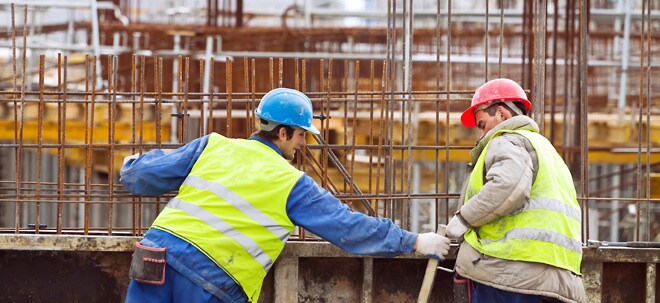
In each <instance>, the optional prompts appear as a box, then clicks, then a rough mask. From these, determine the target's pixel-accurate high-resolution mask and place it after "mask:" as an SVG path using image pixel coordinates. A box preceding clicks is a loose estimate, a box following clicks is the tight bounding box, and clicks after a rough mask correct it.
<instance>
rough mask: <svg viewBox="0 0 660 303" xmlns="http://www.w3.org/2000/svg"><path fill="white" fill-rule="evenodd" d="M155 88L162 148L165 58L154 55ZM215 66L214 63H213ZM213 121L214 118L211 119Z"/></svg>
mask: <svg viewBox="0 0 660 303" xmlns="http://www.w3.org/2000/svg"><path fill="white" fill-rule="evenodd" d="M154 65H155V66H154V69H155V70H154V78H155V81H154V86H155V88H154V90H155V92H156V104H155V105H154V108H155V109H154V110H155V113H154V119H155V120H156V148H158V149H160V148H161V143H162V142H161V141H162V140H161V127H162V125H161V119H162V118H161V110H162V107H163V58H160V57H158V56H154ZM211 66H213V64H211ZM211 121H213V119H211ZM160 203H161V197H157V198H156V213H160Z"/></svg>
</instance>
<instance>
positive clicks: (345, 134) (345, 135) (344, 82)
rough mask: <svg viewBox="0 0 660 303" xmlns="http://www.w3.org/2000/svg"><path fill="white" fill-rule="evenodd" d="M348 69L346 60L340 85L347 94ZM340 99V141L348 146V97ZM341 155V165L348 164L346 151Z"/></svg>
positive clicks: (344, 190) (344, 183)
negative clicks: (341, 122)
mask: <svg viewBox="0 0 660 303" xmlns="http://www.w3.org/2000/svg"><path fill="white" fill-rule="evenodd" d="M348 69H349V67H348V60H344V74H343V75H342V78H343V79H342V81H341V84H342V85H343V91H345V92H348V74H349V72H348ZM341 88H342V87H341V86H340V89H341ZM342 98H343V99H342V103H343V104H342V106H341V107H340V108H343V109H344V117H343V120H344V121H343V123H344V132H343V134H342V136H343V138H342V139H343V140H344V142H343V144H345V145H347V144H350V143H349V142H348V130H349V128H348V105H349V104H348V96H346V95H344V96H342ZM342 155H343V157H342V158H343V159H342V163H348V154H347V153H346V150H342ZM346 181H347V180H346V178H344V182H342V183H343V185H344V187H343V192H344V193H346V192H347V189H346V186H347V185H348V184H347V183H346Z"/></svg>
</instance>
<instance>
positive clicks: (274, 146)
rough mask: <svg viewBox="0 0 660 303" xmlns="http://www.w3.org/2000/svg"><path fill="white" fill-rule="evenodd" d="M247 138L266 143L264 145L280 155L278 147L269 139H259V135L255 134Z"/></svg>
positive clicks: (280, 151)
mask: <svg viewBox="0 0 660 303" xmlns="http://www.w3.org/2000/svg"><path fill="white" fill-rule="evenodd" d="M248 140H256V141H259V142H261V143H263V144H264V145H266V146H268V147H270V148H272V149H273V150H274V151H276V152H277V153H278V154H280V156H281V155H282V150H280V148H279V147H277V145H275V144H274V143H273V142H270V141H268V140H264V139H261V138H259V137H257V136H252V137H250V138H248Z"/></svg>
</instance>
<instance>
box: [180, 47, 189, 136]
mask: <svg viewBox="0 0 660 303" xmlns="http://www.w3.org/2000/svg"><path fill="white" fill-rule="evenodd" d="M183 73H184V79H183V83H182V85H183V116H182V117H181V125H182V126H181V138H182V141H181V143H184V144H185V143H188V124H189V121H190V117H189V116H188V108H189V105H188V101H189V99H188V98H189V95H188V93H189V92H190V57H186V60H185V70H184V71H183Z"/></svg>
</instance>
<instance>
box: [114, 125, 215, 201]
mask: <svg viewBox="0 0 660 303" xmlns="http://www.w3.org/2000/svg"><path fill="white" fill-rule="evenodd" d="M207 142H208V136H204V137H201V138H197V139H195V140H193V141H190V142H189V143H188V144H186V145H184V146H182V147H179V148H177V149H175V150H174V151H172V152H169V153H168V152H166V151H164V150H161V149H155V150H152V151H149V152H147V153H145V154H142V155H141V156H140V157H137V158H130V157H127V160H125V161H124V165H123V166H122V167H121V171H120V175H121V177H120V178H119V182H121V184H122V185H123V186H124V188H126V190H128V191H129V192H131V193H133V194H136V195H145V196H160V195H163V194H165V193H168V192H170V191H173V190H176V189H178V188H179V187H180V186H181V184H182V183H183V181H184V180H185V179H186V177H187V176H188V173H190V170H191V169H192V167H193V165H195V162H196V161H197V159H198V158H199V155H201V154H202V151H204V147H206V143H207Z"/></svg>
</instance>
